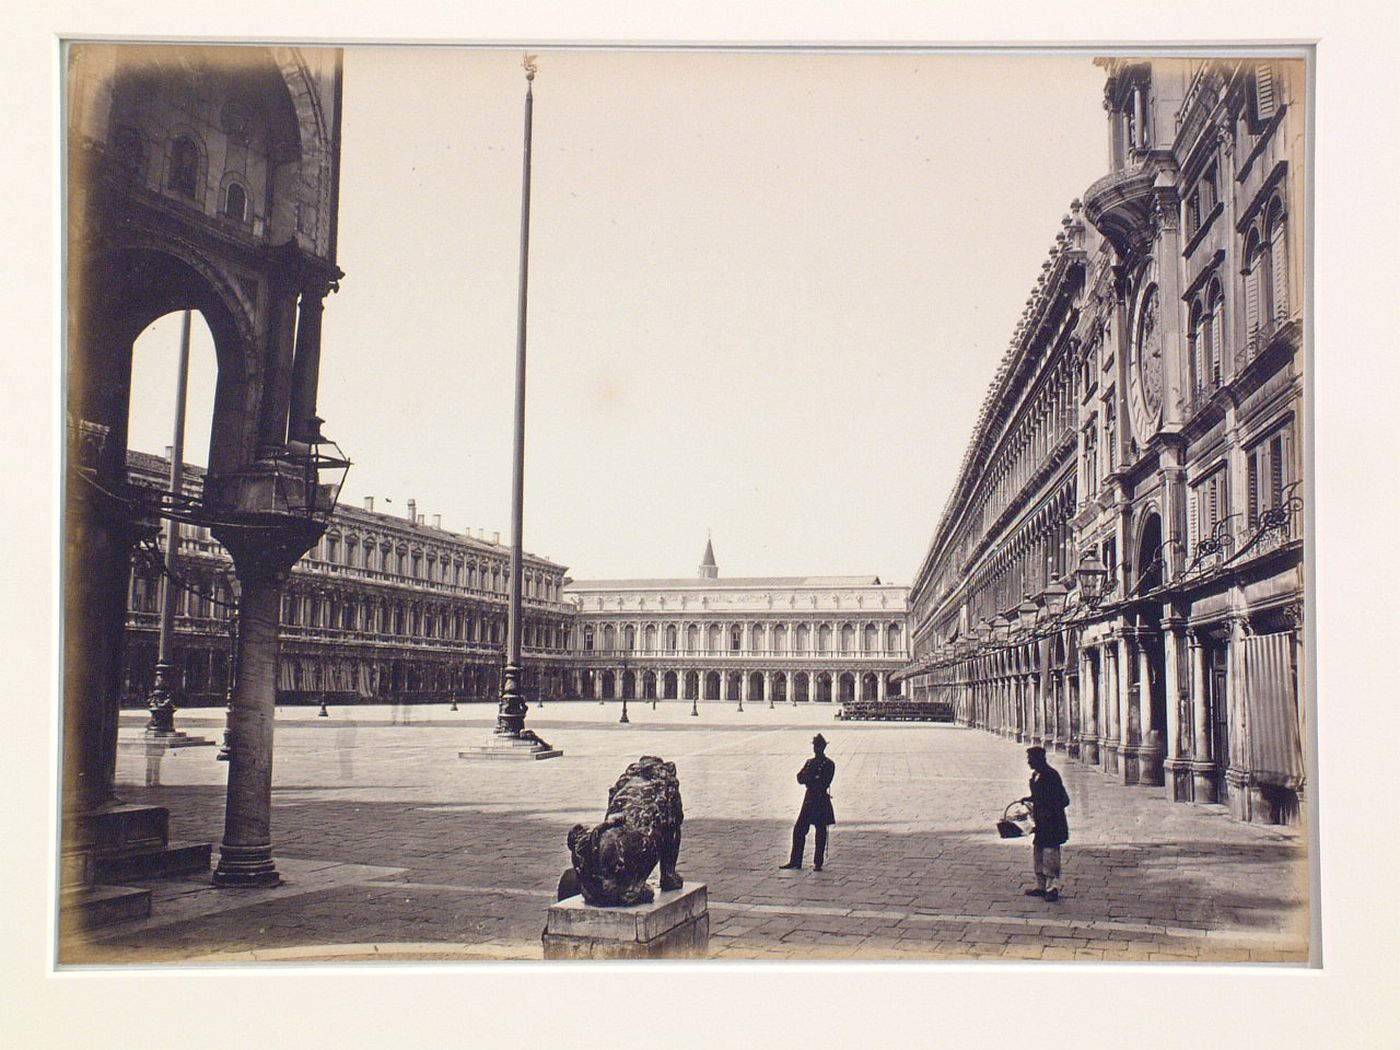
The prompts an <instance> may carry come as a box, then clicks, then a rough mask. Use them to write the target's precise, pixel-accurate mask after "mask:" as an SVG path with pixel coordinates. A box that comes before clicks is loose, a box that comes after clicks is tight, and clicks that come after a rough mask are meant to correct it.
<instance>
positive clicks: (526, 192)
mask: <svg viewBox="0 0 1400 1050" xmlns="http://www.w3.org/2000/svg"><path fill="white" fill-rule="evenodd" d="M524 67H525V84H526V87H525V134H524V147H523V151H522V152H523V161H522V171H521V187H520V282H519V295H518V296H517V299H516V326H515V333H516V336H515V417H514V427H513V433H512V449H511V452H512V454H511V505H510V591H509V606H508V614H507V618H506V653H505V660H506V664H505V674H504V675H503V676H502V683H501V694H500V703H499V706H498V707H497V709H496V729H495V734H494V738H495V741H496V744H497V745H498V746H495V747H493V746H489V745H488V746H487V747H486V748H484V749H479V750H476V751H465V752H462V753H461V754H462V757H464V758H470V757H472V756H473V755H476V754H480V753H486V754H492V755H500V754H508V755H511V756H512V757H514V756H517V755H518V756H519V757H523V758H554V757H556V756H558V755H560V754H563V752H562V751H560V750H559V749H557V748H551V747H550V746H549V745H548V744H546V743H545V742H544V741H543V740H540V739H539V738H538V737H537V736H536V735H535V734H533V733H528V734H527V733H526V732H525V715H526V713H527V712H528V710H529V704H528V702H527V700H526V697H525V694H524V691H523V688H522V687H523V669H522V667H521V659H520V648H521V629H522V624H521V609H520V598H521V595H520V590H521V587H520V584H521V575H522V573H521V568H522V566H521V559H522V551H523V536H524V528H523V520H524V510H525V496H524V493H525V346H526V337H525V333H526V320H527V317H528V310H527V304H528V302H529V295H528V293H529V278H530V146H531V130H532V122H533V117H534V107H535V93H534V82H535V73H536V71H537V67H536V65H535V56H534V55H526V56H525V61H524Z"/></svg>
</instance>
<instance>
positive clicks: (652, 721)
mask: <svg viewBox="0 0 1400 1050" xmlns="http://www.w3.org/2000/svg"><path fill="white" fill-rule="evenodd" d="M832 710H833V709H832V708H829V707H825V706H820V707H818V706H812V705H805V704H804V705H801V706H800V707H797V708H793V707H782V706H780V707H777V708H775V709H769V708H768V707H766V706H765V705H749V706H748V707H746V709H745V711H744V712H743V713H739V712H738V711H736V710H735V709H734V707H733V706H732V705H724V704H718V703H710V704H701V705H700V712H701V713H700V717H698V718H694V717H691V716H690V705H689V703H688V702H687V703H679V702H676V701H670V702H664V701H663V702H662V703H661V704H660V705H659V707H658V708H657V709H656V710H653V709H652V707H651V706H650V704H644V703H631V704H630V705H629V711H630V716H631V719H632V721H631V724H630V725H619V724H618V723H617V717H618V713H619V705H618V703H617V702H612V701H610V702H609V703H608V704H607V705H606V706H599V705H598V704H596V703H592V702H582V703H558V704H549V705H547V706H546V707H545V708H544V709H538V708H531V711H530V718H529V722H528V725H529V726H530V727H531V728H533V729H535V730H536V731H537V732H539V733H540V735H541V736H543V737H544V738H545V739H547V740H549V741H550V742H551V743H553V744H555V745H556V746H560V747H562V748H563V749H564V752H565V754H564V757H562V758H557V759H553V760H550V761H545V762H520V763H516V762H489V761H485V762H483V761H477V762H472V761H466V760H462V759H459V758H458V757H457V752H458V750H459V749H460V748H462V747H463V746H465V745H468V744H471V743H475V742H477V741H479V740H481V739H483V738H484V737H485V736H486V735H487V734H488V733H489V730H490V726H491V725H492V724H493V716H494V708H493V707H492V706H489V705H462V709H461V710H460V711H458V712H449V711H448V710H447V709H446V708H445V707H441V706H439V707H434V708H413V709H409V710H404V711H394V710H391V709H389V708H386V707H366V708H354V709H350V708H338V709H336V708H333V709H332V711H331V717H329V718H317V717H316V716H315V709H314V708H312V709H282V710H279V712H278V720H277V722H278V724H277V743H276V766H275V786H274V789H273V791H274V794H273V804H274V813H273V824H274V840H275V842H276V856H277V863H278V867H279V870H280V871H281V872H282V875H283V877H284V883H283V884H282V885H281V886H278V887H275V888H272V889H222V890H221V889H215V888H213V887H212V886H211V885H210V884H209V880H208V879H207V878H186V879H173V880H162V881H152V882H149V883H145V884H144V885H148V886H150V887H151V888H152V890H153V891H154V902H153V913H152V915H151V917H150V918H149V919H146V920H141V921H138V922H134V923H127V924H123V925H119V926H114V927H110V928H107V929H105V930H102V931H98V932H97V934H96V935H95V936H93V937H91V938H90V939H88V940H87V941H86V942H77V941H69V942H65V943H63V944H62V945H61V947H60V960H61V962H63V963H113V962H138V963H157V962H170V961H180V962H183V963H201V962H219V963H229V962H232V961H236V960H254V961H269V960H296V961H318V960H336V959H357V960H358V959H365V958H382V959H476V958H490V959H521V958H524V959H539V958H541V955H542V953H541V946H540V932H541V929H542V928H543V924H544V914H545V911H546V909H547V908H548V906H549V904H550V903H551V902H552V901H553V899H554V889H555V886H556V884H557V882H558V879H559V875H560V873H561V872H562V871H563V870H564V868H565V867H566V866H567V865H568V863H569V857H568V851H567V849H566V847H565V845H564V838H565V835H566V834H567V831H568V829H569V827H570V826H571V825H572V824H573V823H574V822H576V821H581V822H589V823H591V822H594V821H597V820H598V819H599V818H600V817H601V816H602V812H603V809H604V807H605V803H606V797H607V789H608V787H609V786H610V785H611V784H612V782H613V780H614V779H615V778H616V777H617V775H618V774H619V773H620V772H621V771H622V769H623V768H624V767H625V766H626V764H627V762H629V761H631V760H632V759H634V758H636V757H638V756H639V755H643V754H656V755H660V756H662V757H664V758H666V759H669V760H671V761H674V762H675V763H676V768H677V771H678V773H679V776H680V780H681V791H682V795H683V798H684V805H685V812H686V821H685V829H684V842H683V844H682V848H681V864H680V869H681V872H682V874H683V875H685V876H686V878H687V879H690V880H698V881H703V882H705V883H707V884H708V886H709V898H710V920H711V942H710V944H711V952H712V954H713V955H714V956H715V957H717V958H736V959H779V960H792V959H830V958H839V959H862V960H864V959H959V960H966V959H982V958H996V959H1016V960H1024V959H1047V960H1066V959H1091V960H1101V961H1103V960H1112V961H1118V960H1125V961H1126V960H1131V961H1148V960H1169V961H1181V960H1209V961H1241V962H1274V963H1279V962H1286V963H1295V964H1296V963H1302V962H1305V961H1306V960H1307V958H1308V909H1307V903H1306V902H1307V897H1308V894H1307V878H1308V875H1307V858H1306V840H1305V837H1304V835H1303V834H1302V833H1301V832H1300V831H1298V830H1295V829H1289V828H1279V827H1269V826H1259V825H1248V824H1241V823H1238V822H1234V821H1232V820H1230V819H1229V818H1228V816H1227V815H1226V814H1225V812H1224V809H1223V807H1217V806H1199V807H1198V806H1188V805H1180V804H1174V803H1171V802H1169V801H1168V800H1167V799H1166V796H1165V793H1164V790H1163V789H1161V788H1127V787H1123V786H1122V785H1120V784H1117V783H1116V782H1114V781H1113V780H1112V779H1111V778H1108V777H1105V776H1104V775H1102V774H1100V773H1096V772H1093V771H1092V770H1088V769H1085V768H1083V767H1081V766H1079V765H1077V764H1075V763H1073V762H1070V761H1068V760H1067V759H1064V758H1063V757H1060V758H1058V759H1057V758H1056V757H1055V756H1054V755H1052V756H1051V761H1052V764H1054V765H1056V766H1057V767H1058V768H1060V769H1061V771H1062V772H1063V774H1064V777H1065V783H1066V786H1067V788H1068V790H1069V793H1070V796H1071V797H1072V799H1073V803H1072V805H1071V807H1070V811H1069V817H1070V826H1071V835H1072V838H1071V841H1070V843H1069V844H1068V846H1067V847H1066V848H1065V851H1064V871H1065V887H1066V888H1065V893H1064V896H1063V897H1062V899H1061V900H1060V901H1058V902H1056V903H1047V902H1045V901H1042V900H1039V899H1036V898H1030V897H1026V896H1025V895H1024V894H1023V890H1024V889H1025V888H1026V887H1027V886H1029V885H1031V884H1032V877H1031V875H1030V860H1031V858H1030V853H1031V850H1030V845H1029V842H1028V840H1026V839H1013V840H1002V839H1000V838H998V837H997V835H996V832H995V829H994V826H993V825H994V823H995V821H996V820H997V818H999V817H1000V815H1001V809H1002V807H1003V806H1004V805H1005V804H1006V803H1007V802H1008V801H1010V800H1011V799H1013V798H1017V797H1019V796H1021V795H1024V794H1025V793H1026V779H1027V777H1028V775H1029V774H1028V770H1027V769H1026V767H1025V757H1024V751H1023V749H1022V747H1020V746H1019V745H1016V744H1014V743H1012V742H1009V741H1006V740H1002V739H1000V738H997V737H993V736H990V735H988V734H986V733H982V732H978V731H973V730H966V729H962V728H959V727H953V726H934V725H910V724H876V723H843V722H837V721H833V720H832V717H831V716H832ZM142 721H143V720H142V719H141V718H140V717H138V716H137V715H135V714H134V713H133V714H131V715H127V716H124V717H123V723H122V724H123V728H122V737H123V739H124V740H125V739H131V740H133V741H134V740H136V739H137V738H138V737H139V727H140V725H141V723H142ZM179 724H180V728H182V729H185V730H187V731H189V732H192V733H203V734H204V735H206V736H210V737H216V738H217V737H218V736H220V735H221V733H222V727H223V713H222V712H213V711H190V712H183V713H182V714H181V715H180V717H179ZM818 729H820V731H821V732H822V733H823V734H824V735H825V736H826V737H827V738H828V740H829V741H830V746H829V751H828V753H829V754H830V755H831V757H832V758H833V759H834V760H835V761H836V764H837V775H836V780H835V783H834V785H833V788H832V796H833V799H834V803H835V808H836V815H837V819H838V822H839V823H838V824H837V825H836V826H835V827H834V828H833V829H832V832H831V844H830V848H829V853H828V858H827V864H826V868H825V870H824V871H822V872H814V871H812V870H810V867H809V868H807V869H804V870H802V871H796V872H794V871H779V870H778V865H779V864H780V863H782V861H783V860H784V859H785V857H786V851H787V844H788V840H789V835H790V830H791V826H792V821H793V819H794V818H795V816H796V813H797V809H798V805H799V803H800V801H801V795H802V789H801V788H800V787H799V786H798V785H797V784H796V782H795V780H794V774H795V773H796V771H797V769H798V767H799V766H800V765H801V763H802V762H803V761H804V760H805V758H806V757H807V756H808V755H809V754H810V743H809V742H810V739H811V735H812V733H813V732H815V731H816V730H818ZM214 751H215V749H214V748H211V747H205V748H190V749H184V750H179V751H172V752H170V753H168V754H167V755H166V757H165V758H164V759H163V760H162V762H161V766H160V769H159V781H160V783H159V784H158V785H153V786H146V775H147V764H146V757H145V755H144V754H143V752H142V750H141V749H140V748H139V747H136V748H128V747H124V748H122V749H121V755H120V757H119V761H118V791H119V794H120V795H121V797H122V798H123V799H125V800H126V801H129V802H136V803H155V804H160V805H165V806H168V807H169V809H170V813H171V834H172V837H174V838H181V839H199V840H203V841H212V842H214V843H215V846H216V847H217V844H218V840H219V837H220V834H221V831H222V818H223V803H224V781H225V770H226V767H225V765H224V764H223V763H221V762H218V761H216V759H215V757H214ZM810 849H811V843H810V841H809V843H808V850H809V854H808V858H809V863H810ZM215 856H216V858H217V848H216V852H215Z"/></svg>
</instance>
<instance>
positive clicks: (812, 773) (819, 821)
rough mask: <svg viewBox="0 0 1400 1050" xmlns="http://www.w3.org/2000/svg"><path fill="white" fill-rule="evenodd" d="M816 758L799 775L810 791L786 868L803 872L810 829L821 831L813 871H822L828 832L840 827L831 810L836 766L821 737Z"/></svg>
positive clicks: (794, 831)
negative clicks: (832, 784) (832, 786)
mask: <svg viewBox="0 0 1400 1050" xmlns="http://www.w3.org/2000/svg"><path fill="white" fill-rule="evenodd" d="M812 752H813V754H812V757H811V758H809V759H807V761H806V763H804V764H803V766H802V768H801V770H799V771H798V774H797V782H798V783H799V784H801V785H803V786H804V787H806V789H807V795H806V797H804V798H803V799H802V812H800V813H798V814H797V823H796V824H795V825H794V826H793V829H792V854H791V856H789V857H788V862H787V863H786V864H782V865H780V867H782V868H801V867H802V851H803V850H804V849H806V847H807V829H808V828H809V827H815V828H816V829H817V851H816V854H815V855H814V856H813V857H812V870H813V871H821V870H822V861H823V860H824V859H825V858H826V829H827V827H828V825H831V824H835V823H836V814H835V813H834V812H832V809H831V794H830V790H831V780H832V778H833V777H835V776H836V763H835V762H833V761H832V760H831V759H829V758H827V757H826V737H824V736H822V735H821V734H820V733H818V734H817V735H816V736H814V737H812Z"/></svg>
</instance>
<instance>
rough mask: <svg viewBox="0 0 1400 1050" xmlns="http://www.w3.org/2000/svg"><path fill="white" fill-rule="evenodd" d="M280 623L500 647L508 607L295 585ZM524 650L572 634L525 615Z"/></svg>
mask: <svg viewBox="0 0 1400 1050" xmlns="http://www.w3.org/2000/svg"><path fill="white" fill-rule="evenodd" d="M282 623H283V624H284V625H285V626H287V627H293V628H297V627H301V628H308V629H312V630H320V631H335V632H343V633H345V634H349V635H379V636H388V637H390V638H403V639H424V640H430V641H431V640H436V641H443V642H462V643H467V644H471V643H478V644H486V645H501V644H504V642H505V637H506V613H505V610H504V609H498V608H495V607H485V606H477V605H471V604H468V605H463V604H462V603H461V602H449V601H433V600H424V599H416V598H409V599H396V598H386V597H382V596H376V595H357V594H354V593H353V592H352V593H345V592H336V591H326V590H322V589H319V588H317V589H306V588H301V587H296V586H293V587H291V588H289V589H288V591H287V593H286V594H284V595H283V597H282ZM521 630H522V635H521V642H522V644H523V645H524V646H525V647H526V648H532V649H548V650H563V649H565V648H566V647H567V646H568V641H569V632H568V628H567V626H566V625H565V624H564V623H563V622H562V621H557V620H552V619H546V620H541V619H537V618H534V617H528V616H527V617H523V618H522V624H521Z"/></svg>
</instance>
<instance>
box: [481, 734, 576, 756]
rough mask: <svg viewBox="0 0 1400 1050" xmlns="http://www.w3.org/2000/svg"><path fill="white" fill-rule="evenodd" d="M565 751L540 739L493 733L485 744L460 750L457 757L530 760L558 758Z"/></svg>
mask: <svg viewBox="0 0 1400 1050" xmlns="http://www.w3.org/2000/svg"><path fill="white" fill-rule="evenodd" d="M563 753H564V752H563V749H562V748H557V747H550V746H549V745H547V744H545V743H544V742H543V741H540V740H531V739H529V738H528V737H526V738H521V737H516V736H509V735H506V734H503V733H493V734H492V735H491V736H490V738H489V739H488V740H487V741H486V742H485V743H484V744H479V745H477V746H476V747H469V748H467V749H466V750H465V751H458V752H457V757H458V758H489V759H505V760H507V761H511V760H521V759H523V760H525V761H527V762H529V761H533V760H535V759H541V758H558V757H559V756H560V755H562V754H563Z"/></svg>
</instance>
